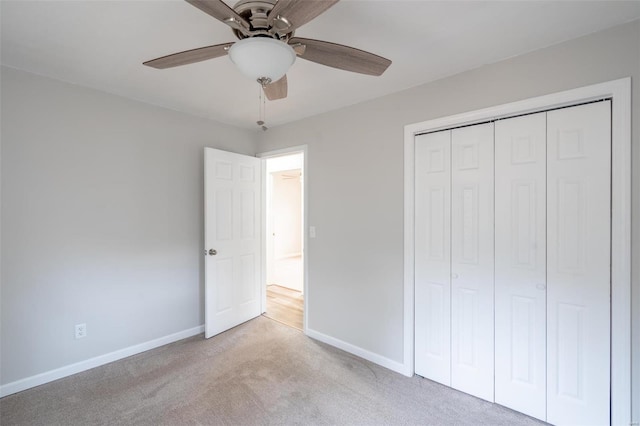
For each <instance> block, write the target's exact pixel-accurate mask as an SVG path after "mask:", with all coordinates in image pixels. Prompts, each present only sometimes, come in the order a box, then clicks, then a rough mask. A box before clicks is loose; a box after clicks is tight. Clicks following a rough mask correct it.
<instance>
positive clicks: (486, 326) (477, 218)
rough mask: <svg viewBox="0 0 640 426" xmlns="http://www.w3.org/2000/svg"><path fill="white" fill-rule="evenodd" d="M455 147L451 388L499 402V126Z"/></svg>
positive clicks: (457, 133)
mask: <svg viewBox="0 0 640 426" xmlns="http://www.w3.org/2000/svg"><path fill="white" fill-rule="evenodd" d="M451 149H452V151H451V155H452V157H451V160H452V161H451V164H452V174H451V179H452V180H451V188H452V191H451V212H452V215H451V272H452V274H451V355H452V358H451V386H452V387H454V388H456V389H459V390H461V391H463V392H467V393H470V394H472V395H475V396H477V397H479V398H483V399H486V400H488V401H493V221H494V216H493V173H494V170H493V123H489V124H481V125H477V126H470V127H464V128H460V129H454V130H452V131H451Z"/></svg>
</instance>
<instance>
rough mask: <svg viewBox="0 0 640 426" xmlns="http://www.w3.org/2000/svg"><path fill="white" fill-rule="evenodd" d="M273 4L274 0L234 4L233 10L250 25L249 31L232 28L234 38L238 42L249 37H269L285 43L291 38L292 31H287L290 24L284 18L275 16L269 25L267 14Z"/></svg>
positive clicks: (242, 0) (244, 1)
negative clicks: (237, 39)
mask: <svg viewBox="0 0 640 426" xmlns="http://www.w3.org/2000/svg"><path fill="white" fill-rule="evenodd" d="M275 3H276V0H240V1H239V2H238V3H236V5H235V6H234V7H233V10H235V11H236V13H237V14H238V15H240V16H242V17H243V18H244V19H246V20H247V22H249V23H250V25H251V27H250V29H249V30H246V29H242V28H238V29H235V28H234V29H233V32H234V34H235V35H236V37H238V38H239V39H240V40H242V39H245V38H249V37H269V38H274V39H277V40H283V41H285V42H286V41H287V40H289V39H290V38H291V37H293V31H289V28H290V27H291V24H290V23H289V21H287V19H286V18H284V17H281V16H277V17H275V19H274V20H273V21H272V23H271V25H269V12H271V9H273V6H274V5H275Z"/></svg>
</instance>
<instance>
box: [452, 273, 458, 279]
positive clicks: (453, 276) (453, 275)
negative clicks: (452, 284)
mask: <svg viewBox="0 0 640 426" xmlns="http://www.w3.org/2000/svg"><path fill="white" fill-rule="evenodd" d="M458 277H459V275H458V274H451V278H453V279H454V280H455V279H457V278H458Z"/></svg>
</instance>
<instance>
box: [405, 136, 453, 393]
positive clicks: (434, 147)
mask: <svg viewBox="0 0 640 426" xmlns="http://www.w3.org/2000/svg"><path fill="white" fill-rule="evenodd" d="M415 162H416V163H415V171H416V177H415V179H416V184H415V203H416V206H415V239H414V241H415V371H416V374H419V375H421V376H422V377H426V378H428V379H431V380H435V381H436V382H440V383H442V384H445V385H447V386H450V385H451V248H450V247H451V246H450V242H451V132H450V131H448V130H447V131H444V132H437V133H430V134H427V135H421V136H417V137H416V139H415Z"/></svg>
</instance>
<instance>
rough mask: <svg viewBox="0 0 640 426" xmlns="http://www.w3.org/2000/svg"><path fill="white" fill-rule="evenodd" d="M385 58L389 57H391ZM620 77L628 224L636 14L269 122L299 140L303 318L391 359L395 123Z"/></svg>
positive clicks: (399, 180)
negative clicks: (288, 120) (303, 185)
mask: <svg viewBox="0 0 640 426" xmlns="http://www.w3.org/2000/svg"><path fill="white" fill-rule="evenodd" d="M392 66H393V65H392ZM628 76H631V77H632V79H633V95H632V96H633V108H634V114H633V129H632V132H633V142H632V145H633V147H632V149H633V159H632V161H633V185H634V189H633V190H634V193H633V194H634V196H633V213H632V214H633V224H634V225H636V224H638V223H640V197H639V196H638V187H639V186H640V149H639V146H640V145H639V138H638V129H640V114H638V113H637V108H638V106H639V105H640V89H639V85H638V83H637V82H638V81H640V23H639V22H638V21H636V22H634V23H630V24H626V25H623V26H619V27H616V28H613V29H610V30H607V31H604V32H601V33H597V34H593V35H589V36H586V37H582V38H579V39H576V40H573V41H569V42H566V43H563V44H559V45H556V46H552V47H549V48H546V49H542V50H539V51H536V52H533V53H530V54H526V55H523V56H520V57H516V58H512V59H509V60H506V61H503V62H500V63H496V64H492V65H487V66H484V67H481V68H478V69H475V70H472V71H469V72H465V73H462V74H459V75H456V76H453V77H450V78H446V79H443V80H439V81H436V82H433V83H430V84H426V85H423V86H420V87H416V88H413V89H411V90H407V91H405V92H401V93H397V94H394V95H390V96H387V97H384V98H380V99H377V100H374V101H371V102H368V103H364V104H359V105H356V106H353V107H349V108H345V109H342V110H339V111H334V112H330V113H326V114H323V115H320V116H316V117H312V118H309V119H305V120H302V121H299V122H296V123H293V124H289V125H285V126H282V127H277V128H273V129H270V130H269V131H268V132H267V133H265V135H264V140H262V141H261V142H260V148H261V150H264V151H267V150H272V149H277V148H281V147H286V146H292V145H300V144H308V145H309V154H308V161H309V168H308V174H307V176H308V183H309V224H310V225H315V226H316V228H317V238H316V239H310V240H309V253H308V255H309V294H310V306H309V312H308V315H309V323H308V325H309V327H310V328H312V329H314V330H316V331H319V332H321V333H324V334H327V335H330V336H333V337H336V338H338V339H341V340H344V341H346V342H349V343H351V344H353V345H356V346H359V347H361V348H364V349H366V350H369V351H372V352H375V353H377V354H380V355H383V356H385V357H388V358H390V359H392V360H396V361H398V362H402V356H403V325H402V319H403V303H402V298H403V126H404V125H406V124H410V123H416V122H420V121H424V120H429V119H433V118H437V117H443V116H448V115H452V114H457V113H462V112H465V111H472V110H476V109H480V108H485V107H489V106H494V105H499V104H503V103H508V102H513V101H516V100H521V99H526V98H530V97H534V96H540V95H545V94H549V93H554V92H558V91H562V90H567V89H571V88H576V87H581V86H585V85H589V84H594V83H599V82H603V81H608V80H614V79H618V78H622V77H628ZM633 264H634V267H633V271H632V275H633V284H632V285H633V313H632V315H633V350H634V351H633V357H634V367H635V369H634V371H633V380H634V384H635V387H634V389H635V395H634V400H635V401H636V405H635V419H636V421H637V419H638V418H640V412H639V411H640V406H639V404H638V401H640V397H639V395H640V386H639V385H640V380H639V379H640V371H639V368H638V366H640V226H635V227H634V229H633Z"/></svg>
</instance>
